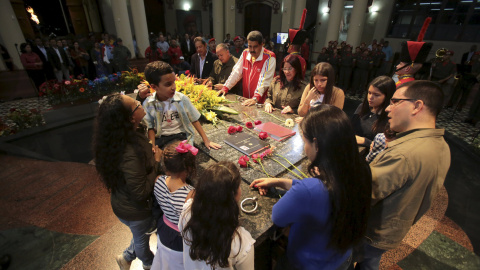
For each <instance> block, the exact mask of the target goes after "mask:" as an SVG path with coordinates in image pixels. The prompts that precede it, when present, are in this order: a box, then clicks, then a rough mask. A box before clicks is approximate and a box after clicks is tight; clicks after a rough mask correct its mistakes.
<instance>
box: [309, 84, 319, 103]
mask: <svg viewBox="0 0 480 270" xmlns="http://www.w3.org/2000/svg"><path fill="white" fill-rule="evenodd" d="M317 97H318V91H317V89H316V88H315V87H312V88H310V90H308V94H307V97H306V100H307V101H310V100H312V99H316V98H317Z"/></svg>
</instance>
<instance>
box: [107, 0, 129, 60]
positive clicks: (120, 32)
mask: <svg viewBox="0 0 480 270" xmlns="http://www.w3.org/2000/svg"><path fill="white" fill-rule="evenodd" d="M112 11H113V16H114V17H113V19H114V22H115V29H116V30H117V38H121V39H122V41H123V46H125V47H127V48H128V49H129V50H130V52H131V53H132V58H134V57H135V50H134V49H133V39H132V29H131V28H130V19H129V18H128V10H127V0H115V1H113V2H112Z"/></svg>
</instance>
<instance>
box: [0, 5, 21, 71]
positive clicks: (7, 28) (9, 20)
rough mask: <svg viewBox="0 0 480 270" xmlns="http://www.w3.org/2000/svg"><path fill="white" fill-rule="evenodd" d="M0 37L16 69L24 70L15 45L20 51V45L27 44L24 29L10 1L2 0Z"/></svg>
mask: <svg viewBox="0 0 480 270" xmlns="http://www.w3.org/2000/svg"><path fill="white" fill-rule="evenodd" d="M0 7H1V8H0V25H1V26H2V27H0V36H1V37H2V40H3V41H4V43H5V44H3V46H4V47H5V48H6V49H7V51H8V53H9V54H10V57H11V58H12V61H13V65H14V66H15V68H16V69H24V68H23V65H22V62H21V61H20V56H19V55H18V51H17V49H16V48H15V44H17V45H18V49H20V44H22V43H24V42H25V37H24V36H23V33H22V29H21V28H20V25H19V24H18V20H17V16H15V12H14V11H13V8H12V4H11V3H10V1H9V0H0Z"/></svg>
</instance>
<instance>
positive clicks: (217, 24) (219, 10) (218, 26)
mask: <svg viewBox="0 0 480 270" xmlns="http://www.w3.org/2000/svg"><path fill="white" fill-rule="evenodd" d="M212 5H213V37H214V38H215V39H216V40H217V44H220V43H221V42H223V40H224V39H225V38H224V37H225V32H224V30H223V26H224V23H225V22H224V19H223V10H224V4H223V0H217V1H213V2H212Z"/></svg>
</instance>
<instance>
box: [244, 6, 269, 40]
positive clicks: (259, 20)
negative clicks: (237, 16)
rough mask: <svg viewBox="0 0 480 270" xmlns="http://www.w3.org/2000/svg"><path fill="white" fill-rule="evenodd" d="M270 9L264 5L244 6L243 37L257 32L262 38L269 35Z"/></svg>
mask: <svg viewBox="0 0 480 270" xmlns="http://www.w3.org/2000/svg"><path fill="white" fill-rule="evenodd" d="M271 21H272V7H271V6H269V5H266V4H251V5H248V6H245V22H244V35H245V36H247V35H248V33H250V31H253V30H258V31H260V32H261V33H262V35H263V37H266V36H269V35H270V26H271Z"/></svg>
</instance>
